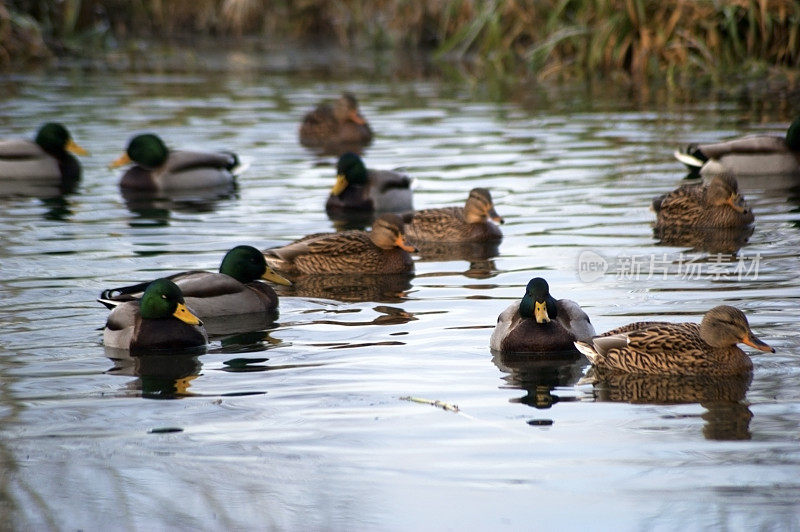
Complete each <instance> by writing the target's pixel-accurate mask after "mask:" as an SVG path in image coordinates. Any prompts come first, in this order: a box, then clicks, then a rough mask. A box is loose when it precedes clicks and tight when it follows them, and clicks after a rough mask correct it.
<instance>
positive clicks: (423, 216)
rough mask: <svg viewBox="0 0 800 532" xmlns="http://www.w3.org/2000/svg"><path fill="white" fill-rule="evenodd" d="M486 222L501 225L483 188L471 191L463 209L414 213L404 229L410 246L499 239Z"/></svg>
mask: <svg viewBox="0 0 800 532" xmlns="http://www.w3.org/2000/svg"><path fill="white" fill-rule="evenodd" d="M489 219H492V220H494V221H495V222H497V223H503V218H502V217H500V215H499V214H497V211H495V209H494V203H493V202H492V195H491V193H490V192H489V191H488V190H486V189H485V188H473V189H472V190H471V191H470V192H469V196H468V197H467V202H466V203H465V205H464V207H463V208H462V207H443V208H440V209H424V210H421V211H417V212H416V213H414V217H413V218H412V219H411V221H410V222H409V223H408V224H407V225H406V236H407V237H408V239H409V240H410V241H412V242H425V241H429V242H487V241H491V240H499V239H501V238H503V234H502V233H501V232H500V229H499V228H498V227H497V226H496V225H495V224H493V223H491V222H490V221H489Z"/></svg>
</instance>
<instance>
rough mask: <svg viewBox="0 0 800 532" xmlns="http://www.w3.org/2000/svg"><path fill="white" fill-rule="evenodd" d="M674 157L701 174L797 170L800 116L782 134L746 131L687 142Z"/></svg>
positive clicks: (772, 172)
mask: <svg viewBox="0 0 800 532" xmlns="http://www.w3.org/2000/svg"><path fill="white" fill-rule="evenodd" d="M675 158H676V159H678V160H679V161H680V162H682V163H683V164H685V165H686V166H688V167H689V170H691V171H692V172H693V173H695V172H699V173H700V174H701V175H710V174H720V173H724V172H732V173H734V174H736V175H739V176H742V175H754V176H758V175H775V174H798V173H800V117H797V118H795V119H794V122H792V123H791V125H790V126H789V129H788V130H787V131H786V136H785V137H779V136H774V135H749V136H746V137H740V138H736V139H732V140H729V141H726V142H717V143H714V144H690V145H689V147H688V148H687V150H686V153H681V152H678V151H676V152H675Z"/></svg>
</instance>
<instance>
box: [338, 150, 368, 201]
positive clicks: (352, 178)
mask: <svg viewBox="0 0 800 532" xmlns="http://www.w3.org/2000/svg"><path fill="white" fill-rule="evenodd" d="M366 184H367V167H366V166H365V165H364V161H363V160H362V159H361V157H359V156H358V155H356V154H355V153H352V152H347V153H345V154H343V155H342V156H341V157H339V161H338V162H337V163H336V184H334V185H333V188H332V189H331V195H333V196H338V195H340V194H341V193H342V192H344V191H345V189H346V188H347V187H348V186H350V185H358V186H362V187H363V186H366Z"/></svg>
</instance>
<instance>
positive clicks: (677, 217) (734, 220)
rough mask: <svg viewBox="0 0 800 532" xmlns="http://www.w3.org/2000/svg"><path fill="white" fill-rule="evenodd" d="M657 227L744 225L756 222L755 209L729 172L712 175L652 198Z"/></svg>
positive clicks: (736, 226) (729, 226)
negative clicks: (707, 179) (705, 181)
mask: <svg viewBox="0 0 800 532" xmlns="http://www.w3.org/2000/svg"><path fill="white" fill-rule="evenodd" d="M652 208H653V210H654V211H655V212H656V217H657V220H656V227H672V228H709V227H717V228H742V227H746V226H748V225H750V224H751V223H753V219H754V217H753V211H751V210H750V207H748V206H747V202H746V201H745V200H744V198H743V197H742V196H741V195H740V194H739V184H738V183H737V182H736V178H734V177H733V176H731V175H730V174H720V175H714V176H712V177H711V178H710V179H709V181H708V182H707V183H693V184H691V185H683V186H681V187H678V188H677V189H675V190H673V191H672V192H670V193H669V194H664V195H662V196H659V197H657V198H655V199H654V200H653V204H652Z"/></svg>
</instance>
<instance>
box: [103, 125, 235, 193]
mask: <svg viewBox="0 0 800 532" xmlns="http://www.w3.org/2000/svg"><path fill="white" fill-rule="evenodd" d="M130 163H135V165H134V166H132V167H131V168H129V169H128V171H127V172H125V174H123V176H122V179H121V180H120V182H119V186H120V187H122V188H124V189H130V190H146V191H177V190H188V189H202V188H211V187H223V186H226V185H230V186H233V184H234V178H235V175H236V171H237V169H238V167H239V159H238V157H236V154H234V153H231V152H201V151H187V150H170V149H168V148H167V146H166V144H164V141H163V140H161V138H160V137H159V136H158V135H154V134H152V133H145V134H142V135H136V136H135V137H133V138H132V139H131V140H130V142H129V143H128V148H127V149H126V150H125V153H124V154H123V155H122V156H121V157H119V158H118V159H116V160H115V161H114V162H112V163H111V165H110V166H111V168H117V167H120V166H124V165H126V164H130Z"/></svg>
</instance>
